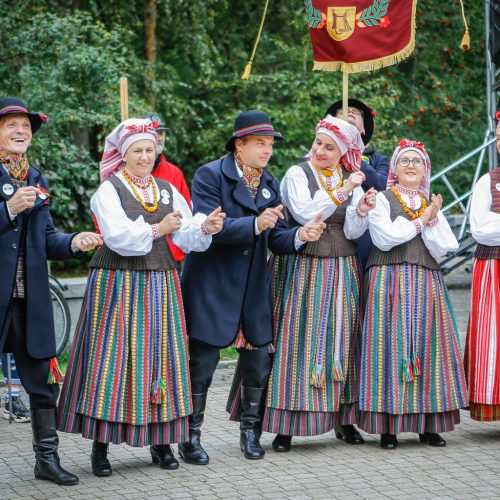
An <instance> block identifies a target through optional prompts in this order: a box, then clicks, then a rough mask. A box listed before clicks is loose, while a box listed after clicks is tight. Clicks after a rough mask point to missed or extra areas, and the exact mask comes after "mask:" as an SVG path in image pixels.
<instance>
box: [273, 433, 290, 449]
mask: <svg viewBox="0 0 500 500" xmlns="http://www.w3.org/2000/svg"><path fill="white" fill-rule="evenodd" d="M291 447H292V436H287V435H285V434H277V435H276V437H275V438H274V439H273V450H274V451H278V452H280V453H286V452H287V451H290V448H291Z"/></svg>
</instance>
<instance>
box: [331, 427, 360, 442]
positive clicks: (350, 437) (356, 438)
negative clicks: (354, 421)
mask: <svg viewBox="0 0 500 500" xmlns="http://www.w3.org/2000/svg"><path fill="white" fill-rule="evenodd" d="M335 436H336V437H337V439H343V440H344V441H345V442H346V443H347V444H363V443H364V442H365V440H364V439H363V437H362V436H361V434H360V433H359V431H358V429H356V427H354V425H338V426H336V427H335Z"/></svg>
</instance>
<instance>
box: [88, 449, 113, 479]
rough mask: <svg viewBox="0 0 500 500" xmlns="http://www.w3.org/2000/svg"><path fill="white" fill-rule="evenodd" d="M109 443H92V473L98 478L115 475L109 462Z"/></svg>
mask: <svg viewBox="0 0 500 500" xmlns="http://www.w3.org/2000/svg"><path fill="white" fill-rule="evenodd" d="M108 449H109V443H100V442H99V441H94V442H93V443H92V454H91V455H90V463H91V464H92V472H93V473H94V476H97V477H108V476H111V474H113V469H112V468H111V464H110V463H109V460H108Z"/></svg>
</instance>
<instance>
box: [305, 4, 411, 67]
mask: <svg viewBox="0 0 500 500" xmlns="http://www.w3.org/2000/svg"><path fill="white" fill-rule="evenodd" d="M304 4H305V8H306V13H307V21H308V26H309V34H310V35H311V42H312V47H313V54H314V69H315V70H323V71H337V70H341V71H344V72H346V73H356V72H358V71H370V70H374V69H378V68H382V67H384V66H390V65H391V64H395V63H397V62H399V61H402V60H403V59H405V58H407V57H408V56H409V55H410V54H411V53H412V52H413V48H414V46H415V11H416V7H417V0H305V1H304Z"/></svg>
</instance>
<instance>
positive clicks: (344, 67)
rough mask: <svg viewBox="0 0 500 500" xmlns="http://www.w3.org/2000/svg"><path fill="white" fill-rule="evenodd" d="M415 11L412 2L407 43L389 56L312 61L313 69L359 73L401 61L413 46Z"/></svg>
mask: <svg viewBox="0 0 500 500" xmlns="http://www.w3.org/2000/svg"><path fill="white" fill-rule="evenodd" d="M416 11H417V2H414V3H413V11H412V16H411V35H410V41H409V42H408V45H407V46H406V47H405V48H403V49H401V50H400V51H399V52H396V53H394V54H391V55H389V56H384V57H380V58H379V59H371V60H370V61H361V62H356V63H346V62H343V61H314V66H313V70H314V71H318V70H319V71H339V70H340V71H343V72H344V73H359V72H360V71H373V70H375V69H380V68H385V67H386V66H391V65H393V64H396V63H398V62H401V61H403V60H404V59H406V58H407V57H409V56H411V53H412V52H413V49H414V48H415V32H416V30H417V26H416V23H415V14H416Z"/></svg>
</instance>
